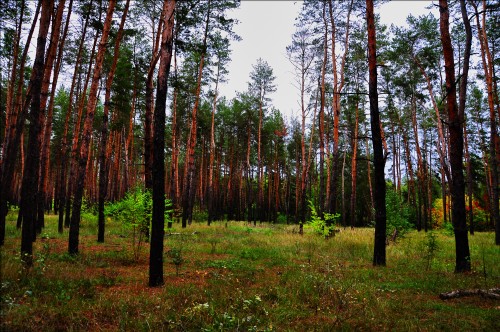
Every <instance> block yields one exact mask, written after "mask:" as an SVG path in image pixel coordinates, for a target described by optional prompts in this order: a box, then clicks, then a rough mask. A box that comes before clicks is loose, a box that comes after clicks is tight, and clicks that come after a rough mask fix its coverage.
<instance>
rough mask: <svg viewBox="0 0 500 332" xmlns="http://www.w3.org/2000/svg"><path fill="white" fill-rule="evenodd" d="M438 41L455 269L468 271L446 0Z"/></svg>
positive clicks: (441, 4) (441, 8) (459, 134)
mask: <svg viewBox="0 0 500 332" xmlns="http://www.w3.org/2000/svg"><path fill="white" fill-rule="evenodd" d="M439 12H440V25H439V27H440V31H441V44H442V46H443V56H444V63H445V74H446V104H447V107H448V121H449V124H448V128H449V133H450V168H451V186H450V192H451V204H452V211H451V220H452V222H453V229H454V231H455V253H456V260H455V272H466V271H470V269H471V264H470V251H469V238H468V234H467V223H466V217H465V215H466V211H465V184H464V174H463V164H462V159H463V149H464V139H463V129H462V123H463V121H462V120H463V116H462V114H460V113H459V110H458V107H457V96H456V93H457V89H456V85H455V64H454V59H453V47H452V44H451V37H450V26H449V12H448V2H447V0H439Z"/></svg>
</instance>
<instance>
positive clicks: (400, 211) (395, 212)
mask: <svg viewBox="0 0 500 332" xmlns="http://www.w3.org/2000/svg"><path fill="white" fill-rule="evenodd" d="M385 206H386V213H387V230H386V234H387V236H391V235H392V234H393V233H394V230H396V231H397V233H398V236H404V235H405V234H406V233H407V232H408V231H409V230H410V229H412V224H411V223H410V221H409V217H410V213H411V210H410V207H409V206H408V204H407V203H405V202H403V200H402V198H401V196H400V195H399V194H398V193H397V192H396V191H395V190H394V189H392V188H388V190H387V192H386V196H385Z"/></svg>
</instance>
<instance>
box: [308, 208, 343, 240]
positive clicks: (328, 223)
mask: <svg viewBox="0 0 500 332" xmlns="http://www.w3.org/2000/svg"><path fill="white" fill-rule="evenodd" d="M309 208H310V209H311V219H310V220H309V222H308V224H309V225H310V226H311V227H312V229H313V230H314V232H315V233H316V234H318V235H322V236H324V237H325V238H328V237H330V236H332V234H335V233H334V232H335V223H336V222H337V220H338V219H339V218H340V214H339V213H336V214H333V213H326V212H325V213H323V218H320V216H318V213H317V212H316V208H315V207H314V204H313V202H312V201H309Z"/></svg>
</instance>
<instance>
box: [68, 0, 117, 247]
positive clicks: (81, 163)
mask: <svg viewBox="0 0 500 332" xmlns="http://www.w3.org/2000/svg"><path fill="white" fill-rule="evenodd" d="M116 1H117V0H110V1H109V5H108V9H107V12H106V19H105V21H104V27H103V31H102V35H101V40H100V42H99V48H98V51H97V58H96V63H95V67H94V72H93V75H92V84H91V86H90V91H89V97H88V101H87V114H86V116H85V122H84V125H83V133H82V143H81V148H80V155H79V158H78V164H77V165H76V166H77V172H76V174H77V176H76V181H75V188H74V189H75V190H74V198H73V209H72V213H71V223H70V226H69V241H68V253H69V254H70V255H76V254H78V244H79V234H80V212H81V208H82V198H83V189H84V181H85V173H86V166H87V159H88V154H89V147H90V139H91V136H92V124H93V123H94V113H95V109H96V106H97V90H98V88H99V80H100V76H101V72H102V65H103V62H104V55H105V52H106V43H107V41H108V36H109V31H110V30H111V21H112V18H113V11H114V9H115V5H116ZM75 135H76V133H75Z"/></svg>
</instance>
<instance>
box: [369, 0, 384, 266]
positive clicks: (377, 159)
mask: <svg viewBox="0 0 500 332" xmlns="http://www.w3.org/2000/svg"><path fill="white" fill-rule="evenodd" d="M366 22H367V27H368V72H369V81H368V93H369V98H370V122H371V129H372V142H373V164H374V167H375V186H374V198H375V200H374V203H375V246H374V250H373V265H375V266H377V265H381V266H385V264H386V254H385V252H386V250H385V242H386V234H385V232H386V207H385V191H386V189H385V174H384V168H385V157H384V153H383V150H382V135H381V130H380V127H381V123H380V114H379V109H378V92H377V53H376V46H377V44H376V40H375V17H374V13H373V0H366Z"/></svg>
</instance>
